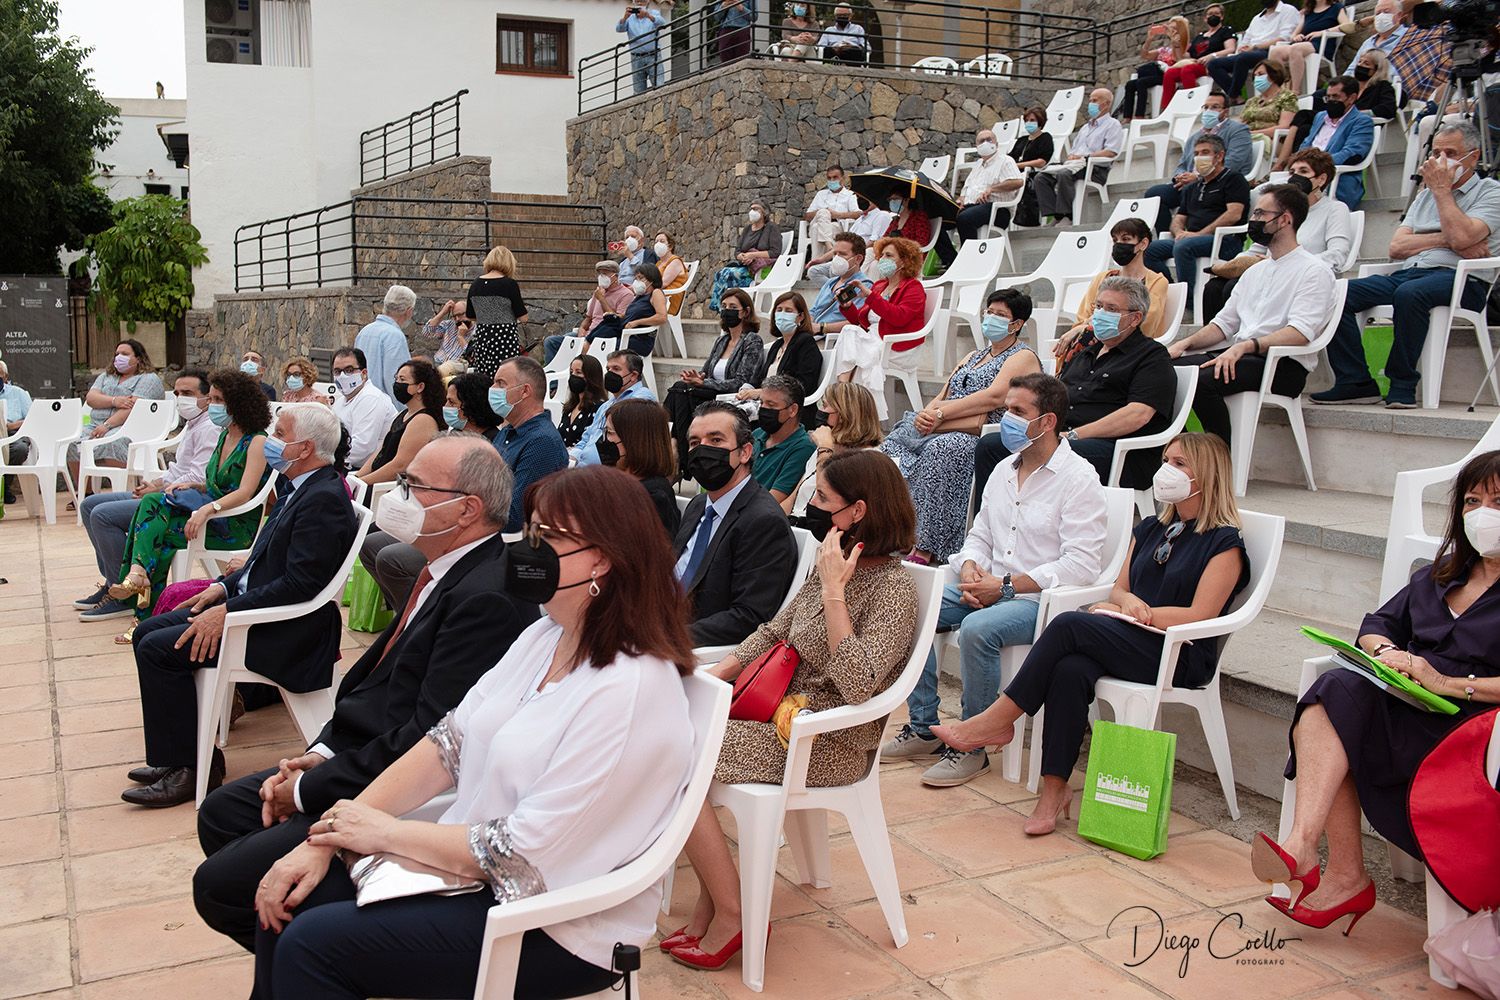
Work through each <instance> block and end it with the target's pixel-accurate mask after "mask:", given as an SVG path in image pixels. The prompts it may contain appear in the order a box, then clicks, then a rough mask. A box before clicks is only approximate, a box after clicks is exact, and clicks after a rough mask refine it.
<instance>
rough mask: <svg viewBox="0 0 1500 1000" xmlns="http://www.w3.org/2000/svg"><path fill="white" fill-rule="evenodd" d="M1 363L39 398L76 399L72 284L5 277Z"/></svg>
mask: <svg viewBox="0 0 1500 1000" xmlns="http://www.w3.org/2000/svg"><path fill="white" fill-rule="evenodd" d="M0 359H3V360H4V361H5V364H6V366H7V367H8V368H9V369H10V377H11V380H12V381H14V382H15V383H16V384H17V385H19V386H20V387H21V388H23V389H25V390H26V391H27V392H29V393H31V395H32V397H33V398H35V399H59V398H63V399H65V398H68V397H71V396H72V395H73V335H72V330H71V326H70V323H69V319H68V279H66V278H64V277H63V276H62V275H60V274H59V275H53V276H44V277H37V276H35V275H31V276H22V277H15V276H8V275H0Z"/></svg>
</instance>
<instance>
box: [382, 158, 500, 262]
mask: <svg viewBox="0 0 1500 1000" xmlns="http://www.w3.org/2000/svg"><path fill="white" fill-rule="evenodd" d="M376 197H379V198H402V199H413V198H416V199H420V198H443V199H453V200H455V201H462V202H469V203H470V204H447V205H431V204H421V203H418V202H412V201H407V202H404V203H392V202H377V201H358V200H357V199H360V198H366V199H368V198H376ZM354 198H355V199H356V209H357V210H356V214H355V226H354V236H355V247H356V254H355V256H356V263H357V265H358V272H357V273H358V274H359V276H360V278H361V280H364V281H382V280H395V279H398V278H399V279H404V280H406V281H407V282H408V283H410V282H411V281H412V279H413V277H414V276H425V277H430V278H431V279H432V280H437V281H446V280H448V278H449V277H451V276H454V275H464V274H468V275H473V274H477V273H478V271H479V263H480V262H481V261H483V260H484V255H485V254H486V253H488V252H489V249H490V248H489V245H488V244H487V242H486V237H485V225H484V219H485V202H487V201H488V200H489V198H490V159H489V157H487V156H459V157H455V158H454V159H451V160H444V161H443V162H441V163H435V164H433V165H432V166H430V167H423V168H422V169H420V170H414V171H412V172H411V173H407V174H402V175H400V176H399V177H395V178H392V179H390V180H385V181H381V182H379V183H377V184H369V185H366V186H365V187H362V188H359V189H358V190H356V191H355V192H354ZM376 216H395V217H396V218H378V217H376ZM426 247H442V248H443V249H423V248H426ZM412 248H416V249H412Z"/></svg>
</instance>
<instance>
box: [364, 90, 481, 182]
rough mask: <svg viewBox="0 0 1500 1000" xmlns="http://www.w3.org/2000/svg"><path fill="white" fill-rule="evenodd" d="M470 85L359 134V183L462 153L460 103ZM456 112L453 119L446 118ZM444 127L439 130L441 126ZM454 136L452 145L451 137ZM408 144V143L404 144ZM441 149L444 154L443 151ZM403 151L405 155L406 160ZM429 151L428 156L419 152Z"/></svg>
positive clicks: (413, 168) (372, 180)
mask: <svg viewBox="0 0 1500 1000" xmlns="http://www.w3.org/2000/svg"><path fill="white" fill-rule="evenodd" d="M468 92H469V91H468V88H464V89H463V90H460V91H459V92H458V93H456V94H454V95H452V96H451V97H444V98H441V99H439V100H436V101H433V102H432V103H431V104H429V105H427V107H425V108H418V109H417V110H416V111H413V112H411V113H410V114H407V115H403V116H401V117H400V118H393V119H391V120H390V121H388V122H386V123H385V124H383V125H376V126H375V127H374V128H372V129H366V130H365V131H363V132H361V133H360V134H359V183H360V184H361V185H365V184H370V183H373V182H374V181H383V180H385V179H387V178H389V177H392V176H394V175H396V174H401V173H405V172H407V171H409V170H415V169H417V168H418V167H427V166H431V165H432V164H434V163H440V162H442V161H443V160H447V159H451V158H453V157H455V156H458V155H459V151H458V141H459V133H460V122H459V102H460V101H461V100H462V98H463V96H464V95H465V94H467V93H468ZM449 112H451V113H452V121H451V122H449V121H442V119H445V118H447V116H448V115H449ZM439 124H442V125H443V126H444V127H443V129H442V130H441V131H439V129H438V126H439ZM450 137H451V138H452V145H451V148H450V146H449V142H448V140H449V138H450ZM403 143H404V144H403ZM440 149H441V153H440V152H439V151H440ZM402 154H405V156H404V159H403V156H402ZM419 154H425V155H419Z"/></svg>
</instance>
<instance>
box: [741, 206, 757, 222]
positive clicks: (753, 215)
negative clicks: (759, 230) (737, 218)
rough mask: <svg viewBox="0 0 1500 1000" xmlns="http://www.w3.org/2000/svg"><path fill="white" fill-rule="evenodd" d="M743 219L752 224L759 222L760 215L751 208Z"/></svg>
mask: <svg viewBox="0 0 1500 1000" xmlns="http://www.w3.org/2000/svg"><path fill="white" fill-rule="evenodd" d="M745 218H747V219H749V220H750V221H751V222H752V223H754V222H759V221H760V213H759V212H757V211H756V210H755V209H753V208H752V209H751V210H750V211H748V212H746V213H745Z"/></svg>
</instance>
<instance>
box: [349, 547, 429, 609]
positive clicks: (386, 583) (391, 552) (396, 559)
mask: <svg viewBox="0 0 1500 1000" xmlns="http://www.w3.org/2000/svg"><path fill="white" fill-rule="evenodd" d="M359 561H360V563H361V564H362V565H363V566H364V568H365V571H366V572H368V573H369V574H370V575H371V576H372V577H374V578H375V585H376V586H378V587H379V588H380V593H381V595H382V596H383V597H384V598H385V603H386V606H387V607H389V608H390V609H391V610H392V611H399V610H400V609H401V608H402V607H404V606H405V605H406V599H407V597H409V596H410V595H411V588H412V586H413V585H414V584H416V582H417V576H418V575H419V574H421V572H422V567H423V566H426V565H427V557H426V556H424V555H422V553H420V552H418V551H417V549H416V548H415V547H414V546H411V545H406V544H403V543H401V542H398V541H396V540H395V539H394V538H392V537H391V536H390V535H387V534H386V533H385V532H383V531H372V532H370V533H369V534H368V535H366V536H365V541H364V544H363V545H361V546H360V549H359Z"/></svg>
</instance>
